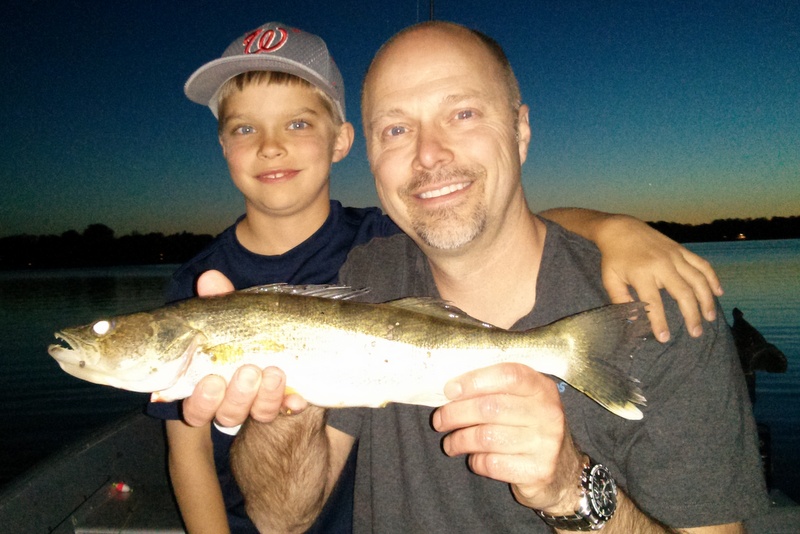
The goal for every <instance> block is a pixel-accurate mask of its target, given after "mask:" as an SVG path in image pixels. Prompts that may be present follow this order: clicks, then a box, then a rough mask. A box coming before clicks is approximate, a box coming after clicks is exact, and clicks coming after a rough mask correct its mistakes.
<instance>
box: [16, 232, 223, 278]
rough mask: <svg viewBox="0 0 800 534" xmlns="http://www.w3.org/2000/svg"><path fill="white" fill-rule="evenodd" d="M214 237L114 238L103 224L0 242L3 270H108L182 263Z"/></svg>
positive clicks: (205, 235)
mask: <svg viewBox="0 0 800 534" xmlns="http://www.w3.org/2000/svg"><path fill="white" fill-rule="evenodd" d="M212 239H213V237H212V236H210V235H207V234H202V235H196V234H190V233H187V232H183V233H180V234H173V235H164V234H162V233H149V234H139V233H137V232H134V233H132V234H130V235H125V236H121V237H115V235H114V230H112V229H111V228H109V227H108V226H106V225H104V224H90V225H89V226H87V227H86V229H85V230H84V231H83V232H82V233H79V232H78V231H76V230H69V231H67V232H64V233H63V234H61V235H42V236H34V235H15V236H10V237H3V238H0V269H40V268H53V267H59V268H60V267H105V266H113V265H155V264H159V263H183V262H185V261H187V260H189V259H191V258H192V257H193V256H194V255H195V254H197V253H198V252H200V250H202V249H203V247H205V246H206V245H208V244H209V243H210V242H211V240H212Z"/></svg>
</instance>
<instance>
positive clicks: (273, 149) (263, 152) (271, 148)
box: [258, 136, 286, 159]
mask: <svg viewBox="0 0 800 534" xmlns="http://www.w3.org/2000/svg"><path fill="white" fill-rule="evenodd" d="M285 153H286V150H285V148H284V146H283V144H282V143H281V142H280V141H279V140H278V139H277V138H275V137H273V136H265V137H264V138H263V139H262V140H261V144H260V145H259V147H258V156H259V157H261V158H266V159H272V158H276V157H278V156H282V155H283V154H285Z"/></svg>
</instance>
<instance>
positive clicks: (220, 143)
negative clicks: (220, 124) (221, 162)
mask: <svg viewBox="0 0 800 534" xmlns="http://www.w3.org/2000/svg"><path fill="white" fill-rule="evenodd" d="M217 139H218V140H219V146H221V147H222V157H223V158H226V159H227V157H228V154H226V153H225V143H223V142H222V136H221V135H218V136H217Z"/></svg>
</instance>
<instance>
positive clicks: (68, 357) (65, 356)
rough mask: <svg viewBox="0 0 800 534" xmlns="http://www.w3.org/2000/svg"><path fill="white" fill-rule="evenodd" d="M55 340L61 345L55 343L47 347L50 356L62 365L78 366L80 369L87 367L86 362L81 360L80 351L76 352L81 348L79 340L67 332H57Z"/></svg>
mask: <svg viewBox="0 0 800 534" xmlns="http://www.w3.org/2000/svg"><path fill="white" fill-rule="evenodd" d="M55 338H56V340H58V341H59V343H54V344H52V345H50V346H49V347H47V352H48V353H49V354H50V356H52V357H53V358H55V360H56V361H57V362H58V363H61V364H68V365H77V366H78V367H85V366H86V361H85V360H82V359H81V357H80V356H79V354H80V353H79V351H78V350H76V349H79V348H80V347H81V343H80V342H79V341H78V339H77V338H75V337H74V336H71V335H69V334H67V333H66V332H56V333H55ZM62 367H63V365H62Z"/></svg>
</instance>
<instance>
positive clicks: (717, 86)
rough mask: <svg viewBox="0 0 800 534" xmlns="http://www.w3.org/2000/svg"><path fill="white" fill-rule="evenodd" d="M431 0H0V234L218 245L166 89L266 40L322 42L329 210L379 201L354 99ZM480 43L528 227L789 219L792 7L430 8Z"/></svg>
mask: <svg viewBox="0 0 800 534" xmlns="http://www.w3.org/2000/svg"><path fill="white" fill-rule="evenodd" d="M430 11H431V9H430V4H429V1H423V0H419V1H417V0H396V1H393V2H382V1H375V0H373V1H369V2H368V1H366V0H352V1H345V0H342V1H338V2H337V1H327V2H326V1H320V0H292V1H281V2H276V1H261V2H252V1H251V2H234V1H230V2H228V1H226V2H217V1H191V0H182V1H177V0H173V1H169V0H161V1H156V0H137V1H133V0H114V1H108V2H106V1H101V0H95V1H88V0H60V1H56V0H10V1H9V0H6V2H4V3H3V5H2V7H0V51H1V53H0V73H2V74H0V237H3V236H7V235H16V234H23V233H24V234H33V235H43V234H56V235H58V234H61V233H63V232H65V231H67V230H71V229H75V230H78V231H82V230H83V229H84V228H86V227H87V226H88V225H90V224H96V223H99V224H105V225H107V226H109V227H111V228H112V229H114V230H115V232H116V235H118V236H120V235H126V234H129V233H132V232H138V233H149V232H163V233H167V234H170V233H175V232H182V231H188V232H193V233H210V234H216V233H218V232H220V231H222V230H223V229H224V228H225V227H227V226H229V225H230V224H232V223H233V221H234V220H235V218H236V217H237V216H238V215H240V214H241V213H242V212H243V210H244V204H243V200H242V197H241V195H240V194H239V192H238V191H237V190H236V188H235V187H234V186H233V184H232V183H231V181H230V178H229V175H228V171H227V167H226V165H225V162H224V160H223V158H222V153H221V150H220V147H219V143H218V141H217V137H216V122H215V119H214V118H213V116H212V114H211V112H210V111H209V110H208V108H206V107H203V106H200V105H198V104H194V103H192V102H190V101H189V100H188V99H187V98H186V97H185V96H184V94H183V84H184V82H185V81H186V79H187V78H188V77H189V75H190V74H191V73H192V72H193V71H194V70H195V69H196V68H198V67H200V66H201V65H202V64H204V63H206V62H208V61H211V60H213V59H216V58H217V57H219V56H220V55H221V53H222V51H223V50H224V49H225V48H226V47H227V46H228V44H230V43H231V42H232V41H233V40H234V39H236V38H238V37H239V36H241V35H243V34H244V33H245V32H246V31H248V30H251V29H254V28H256V27H258V26H260V25H261V24H262V23H264V22H267V21H280V22H283V23H285V24H289V25H292V26H296V27H299V28H302V29H304V30H306V31H310V32H312V33H316V34H317V35H320V36H321V37H322V38H323V39H325V40H326V42H327V43H328V46H329V48H330V50H331V53H332V54H333V56H334V58H335V59H336V62H337V64H338V65H339V67H340V69H341V71H342V74H343V77H344V80H345V86H346V89H347V97H346V98H347V114H348V119H349V120H350V121H351V122H353V124H354V125H355V126H356V132H357V135H356V143H355V146H354V148H353V150H352V151H351V153H350V155H349V156H348V157H347V159H346V160H345V161H343V162H341V163H338V164H336V165H335V166H334V168H333V171H332V175H331V184H332V187H331V193H332V196H333V197H334V198H337V199H339V200H341V201H342V203H343V204H345V205H353V206H368V205H375V204H377V197H376V195H375V193H374V186H373V181H372V177H371V175H370V172H369V167H368V165H367V162H366V156H365V148H364V142H363V134H362V131H361V126H360V123H361V117H360V114H359V109H358V107H359V106H358V103H359V94H358V93H359V87H360V83H361V79H362V78H363V75H364V72H365V71H366V68H367V66H368V65H369V61H370V59H371V58H372V55H373V54H374V52H375V51H376V50H377V49H378V47H379V46H380V45H381V44H382V43H383V42H384V41H385V40H386V39H388V38H389V37H390V36H391V35H392V34H394V33H395V32H396V31H398V30H400V29H402V28H404V27H406V26H408V25H411V24H414V23H415V22H418V21H423V20H427V19H428V18H429V17H430ZM433 12H434V17H435V18H437V19H441V20H450V21H454V22H458V23H461V24H464V25H467V26H470V27H473V28H476V29H478V30H481V31H483V32H485V33H487V34H488V35H490V36H492V37H494V38H495V39H497V40H498V41H499V42H500V44H501V45H503V47H504V48H505V49H506V52H507V54H508V56H509V59H510V60H511V64H512V66H513V67H514V70H515V72H516V74H517V77H518V78H519V81H520V85H521V89H522V95H523V101H524V102H525V103H527V104H528V105H529V106H530V108H531V112H530V119H531V124H532V129H533V140H532V144H531V148H530V150H529V154H528V161H527V163H526V164H525V166H524V170H523V182H524V187H525V190H526V194H527V197H528V199H529V202H530V205H531V208H532V209H534V210H535V211H540V210H543V209H546V208H550V207H556V206H580V207H590V208H596V209H600V210H605V211H613V212H624V213H630V214H632V215H635V216H637V217H640V218H642V219H644V220H649V221H658V220H666V221H674V222H684V223H695V224H696V223H703V222H710V221H712V220H714V219H720V218H756V217H772V216H791V215H800V3H798V2H797V1H796V0H783V1H771V0H761V1H759V0H752V1H740V0H719V1H718V0H710V1H703V2H688V1H678V0H675V1H673V0H658V1H645V0H641V1H624V0H620V1H614V2H600V1H596V0H585V1H571V0H559V1H528V0H519V1H505V0H493V1H491V2H485V1H477V0H438V1H436V2H435V6H434V8H433Z"/></svg>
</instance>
